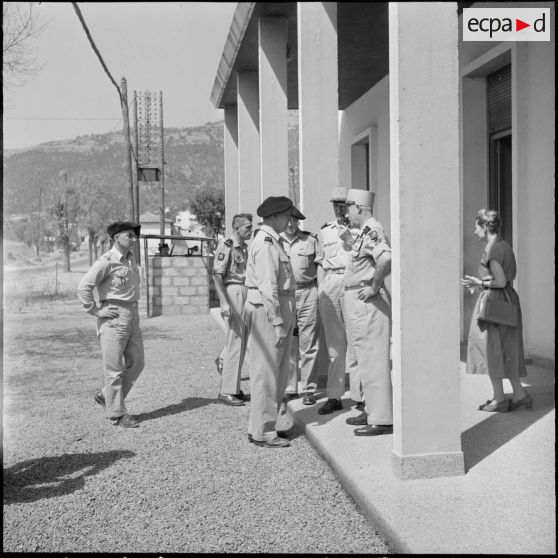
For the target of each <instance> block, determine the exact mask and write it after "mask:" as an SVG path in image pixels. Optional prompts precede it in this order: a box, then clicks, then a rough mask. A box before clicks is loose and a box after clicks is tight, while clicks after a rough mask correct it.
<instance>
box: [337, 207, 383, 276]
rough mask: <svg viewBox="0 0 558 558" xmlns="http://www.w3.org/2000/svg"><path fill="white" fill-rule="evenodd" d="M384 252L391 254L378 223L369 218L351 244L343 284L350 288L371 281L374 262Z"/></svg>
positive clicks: (374, 267)
mask: <svg viewBox="0 0 558 558" xmlns="http://www.w3.org/2000/svg"><path fill="white" fill-rule="evenodd" d="M384 252H391V246H390V245H389V241H388V239H387V238H386V235H385V233H384V228H383V227H382V225H381V224H380V222H379V221H377V220H376V219H375V218H374V217H371V218H370V219H368V221H366V223H364V226H363V228H362V230H361V231H360V234H359V235H358V236H357V237H356V238H355V240H354V242H353V247H352V249H351V251H350V254H351V258H350V261H349V262H348V264H347V268H346V269H345V284H346V285H349V286H350V285H357V284H358V283H359V282H360V281H371V280H372V278H373V277H374V273H375V270H376V260H377V259H378V258H379V257H380V255H381V254H383V253H384Z"/></svg>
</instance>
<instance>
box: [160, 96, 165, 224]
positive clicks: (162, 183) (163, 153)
mask: <svg viewBox="0 0 558 558" xmlns="http://www.w3.org/2000/svg"><path fill="white" fill-rule="evenodd" d="M159 121H160V124H161V221H160V224H161V227H160V230H161V232H160V233H159V234H165V128H164V126H163V92H162V91H159Z"/></svg>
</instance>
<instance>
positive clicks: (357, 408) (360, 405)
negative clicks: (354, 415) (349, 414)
mask: <svg viewBox="0 0 558 558" xmlns="http://www.w3.org/2000/svg"><path fill="white" fill-rule="evenodd" d="M364 404H365V403H364V401H359V402H358V403H357V404H356V405H355V411H364Z"/></svg>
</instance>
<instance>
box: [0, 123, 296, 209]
mask: <svg viewBox="0 0 558 558" xmlns="http://www.w3.org/2000/svg"><path fill="white" fill-rule="evenodd" d="M132 137H133V132H132ZM297 146H298V126H297V119H296V115H293V114H290V116H289V166H290V167H292V168H294V169H295V172H294V173H291V175H292V176H293V177H294V179H295V180H296V179H297V177H298V154H297ZM164 151H165V177H164V182H165V206H166V207H168V208H170V214H171V215H172V214H174V213H176V212H177V211H180V210H183V209H186V208H187V207H188V205H189V200H191V199H193V197H194V196H195V194H196V192H197V191H198V190H199V189H203V188H215V189H218V190H223V189H224V155H223V121H220V122H208V123H206V124H204V125H202V126H195V127H187V128H165V146H164ZM63 172H66V173H67V175H68V176H69V177H70V176H73V175H83V176H87V177H89V178H91V179H93V180H95V181H98V182H99V183H101V184H106V185H113V187H114V188H117V189H119V190H121V191H122V192H123V193H124V192H128V188H129V186H128V184H129V182H128V173H127V167H126V159H125V143H124V135H123V133H122V131H117V132H109V133H106V134H92V135H84V136H78V137H76V138H73V139H69V140H64V141H52V142H47V143H42V144H40V145H37V146H34V147H29V148H25V149H5V150H4V152H3V174H4V177H3V195H4V213H5V215H7V216H9V215H13V214H27V213H30V212H33V211H35V210H36V207H37V201H36V200H37V199H38V197H39V195H40V190H41V188H48V186H49V184H52V183H53V182H56V181H60V179H61V175H62V173H63ZM43 193H44V190H43ZM159 203H160V189H159V186H158V184H157V183H150V184H148V185H144V184H143V183H140V212H141V213H144V212H146V211H151V212H158V210H159Z"/></svg>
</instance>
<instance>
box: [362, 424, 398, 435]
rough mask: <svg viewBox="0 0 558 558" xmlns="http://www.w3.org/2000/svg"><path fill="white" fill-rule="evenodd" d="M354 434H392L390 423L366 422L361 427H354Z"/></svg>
mask: <svg viewBox="0 0 558 558" xmlns="http://www.w3.org/2000/svg"><path fill="white" fill-rule="evenodd" d="M354 433H355V436H380V434H393V425H392V424H367V425H366V426H363V427H362V428H355V430H354Z"/></svg>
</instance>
